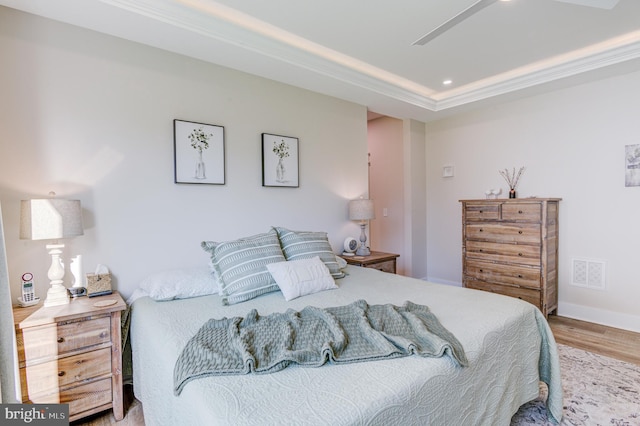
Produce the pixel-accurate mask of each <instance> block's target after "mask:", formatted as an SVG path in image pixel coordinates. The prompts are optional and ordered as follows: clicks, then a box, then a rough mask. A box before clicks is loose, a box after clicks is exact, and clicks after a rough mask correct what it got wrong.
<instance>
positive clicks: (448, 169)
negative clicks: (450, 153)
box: [442, 166, 453, 177]
mask: <svg viewBox="0 0 640 426" xmlns="http://www.w3.org/2000/svg"><path fill="white" fill-rule="evenodd" d="M442 177H453V166H442Z"/></svg>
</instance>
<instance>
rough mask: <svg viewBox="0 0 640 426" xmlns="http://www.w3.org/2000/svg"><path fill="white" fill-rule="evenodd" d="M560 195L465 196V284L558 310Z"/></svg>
mask: <svg viewBox="0 0 640 426" xmlns="http://www.w3.org/2000/svg"><path fill="white" fill-rule="evenodd" d="M560 200H561V199H560V198H522V199H510V200H461V201H460V202H461V203H462V270H463V284H464V286H465V287H469V288H475V289H479V290H485V291H491V292H494V293H500V294H504V295H507V296H513V297H517V298H520V299H523V300H526V301H527V302H530V303H532V304H534V305H536V306H537V307H538V308H539V309H540V310H541V311H542V313H543V314H544V315H545V316H547V315H548V314H549V313H551V312H553V311H554V310H556V309H557V307H558V204H559V202H560Z"/></svg>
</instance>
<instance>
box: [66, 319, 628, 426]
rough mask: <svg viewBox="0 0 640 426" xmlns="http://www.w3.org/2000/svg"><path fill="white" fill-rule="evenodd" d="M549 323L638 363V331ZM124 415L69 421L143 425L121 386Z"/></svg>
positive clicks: (571, 342)
mask: <svg viewBox="0 0 640 426" xmlns="http://www.w3.org/2000/svg"><path fill="white" fill-rule="evenodd" d="M548 321H549V325H550V326H551V330H552V331H553V335H554V337H555V339H556V342H558V343H561V344H563V345H567V346H572V347H574V348H578V349H583V350H586V351H589V352H594V353H597V354H600V355H604V356H608V357H610V358H616V359H619V360H622V361H626V362H631V363H634V364H637V365H640V333H633V332H631V331H626V330H620V329H616V328H611V327H606V326H603V325H599V324H593V323H589V322H584V321H578V320H574V319H571V318H564V317H559V316H556V315H550V316H549V318H548ZM124 395H125V418H124V419H123V420H122V421H120V422H116V420H115V419H114V417H113V414H112V413H111V412H110V411H108V412H105V413H102V414H96V415H93V416H91V417H88V418H85V419H82V420H78V421H76V422H73V423H72V425H73V426H80V425H82V426H109V425H119V426H125V425H126V426H144V417H143V415H142V405H141V404H140V402H139V401H137V400H136V399H135V398H133V392H132V389H131V386H125V391H124Z"/></svg>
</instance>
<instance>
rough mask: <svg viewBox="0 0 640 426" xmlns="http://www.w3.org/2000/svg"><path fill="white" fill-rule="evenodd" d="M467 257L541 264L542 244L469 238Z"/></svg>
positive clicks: (490, 260)
mask: <svg viewBox="0 0 640 426" xmlns="http://www.w3.org/2000/svg"><path fill="white" fill-rule="evenodd" d="M466 250H467V253H466V255H467V257H468V258H470V259H471V258H472V259H481V260H486V261H489V262H509V263H517V264H520V265H532V266H538V265H540V246H539V245H524V244H506V243H491V242H487V241H474V240H468V241H467V244H466Z"/></svg>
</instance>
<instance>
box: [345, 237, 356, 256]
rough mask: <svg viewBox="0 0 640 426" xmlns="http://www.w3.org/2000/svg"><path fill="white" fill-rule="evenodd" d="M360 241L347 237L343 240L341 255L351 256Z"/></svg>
mask: <svg viewBox="0 0 640 426" xmlns="http://www.w3.org/2000/svg"><path fill="white" fill-rule="evenodd" d="M359 245H360V243H359V242H358V240H356V239H355V238H353V237H347V238H346V239H345V240H344V252H342V255H343V256H353V254H354V253H355V252H356V250H358V246H359Z"/></svg>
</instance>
